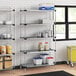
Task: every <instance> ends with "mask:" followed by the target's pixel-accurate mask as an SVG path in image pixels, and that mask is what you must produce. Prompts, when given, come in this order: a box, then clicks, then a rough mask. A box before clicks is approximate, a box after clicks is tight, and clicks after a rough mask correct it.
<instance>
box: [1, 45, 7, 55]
mask: <svg viewBox="0 0 76 76" xmlns="http://www.w3.org/2000/svg"><path fill="white" fill-rule="evenodd" d="M0 53H1V54H6V46H4V45H1V46H0Z"/></svg>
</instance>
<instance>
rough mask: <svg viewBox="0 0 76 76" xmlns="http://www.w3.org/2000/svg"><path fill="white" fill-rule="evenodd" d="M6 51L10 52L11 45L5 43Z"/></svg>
mask: <svg viewBox="0 0 76 76" xmlns="http://www.w3.org/2000/svg"><path fill="white" fill-rule="evenodd" d="M6 53H7V54H11V53H12V46H11V45H6Z"/></svg>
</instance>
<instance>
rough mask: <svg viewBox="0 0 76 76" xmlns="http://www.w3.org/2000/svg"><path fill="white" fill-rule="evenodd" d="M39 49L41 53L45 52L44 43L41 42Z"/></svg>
mask: <svg viewBox="0 0 76 76" xmlns="http://www.w3.org/2000/svg"><path fill="white" fill-rule="evenodd" d="M38 49H39V51H43V50H44V46H43V44H42V42H39V44H38Z"/></svg>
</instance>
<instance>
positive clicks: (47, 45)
mask: <svg viewBox="0 0 76 76" xmlns="http://www.w3.org/2000/svg"><path fill="white" fill-rule="evenodd" d="M44 50H45V51H48V50H49V44H48V42H45V45H44Z"/></svg>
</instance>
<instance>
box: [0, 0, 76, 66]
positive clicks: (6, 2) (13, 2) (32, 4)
mask: <svg viewBox="0 0 76 76" xmlns="http://www.w3.org/2000/svg"><path fill="white" fill-rule="evenodd" d="M54 2H55V5H75V4H76V0H0V7H11V8H15V9H16V10H17V12H16V13H17V14H16V17H18V16H19V12H18V10H19V8H24V7H25V8H27V9H30V8H36V7H38V4H40V3H54ZM18 26H19V24H18V22H17V21H16V29H17V30H16V33H17V34H18V35H19V31H20V30H18V28H19V27H18ZM18 35H17V36H18ZM18 43H19V39H18V38H17V40H16V45H17V48H16V52H17V53H18V52H19V51H20V50H19V49H20V45H18ZM28 43H29V42H28ZM68 45H76V41H75V40H74V41H57V43H56V51H57V52H56V61H66V60H67V46H68ZM21 57H22V59H23V58H24V57H25V58H26V56H23V55H22V56H21ZM13 62H14V65H19V64H20V54H16V56H15V60H14V61H13Z"/></svg>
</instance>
